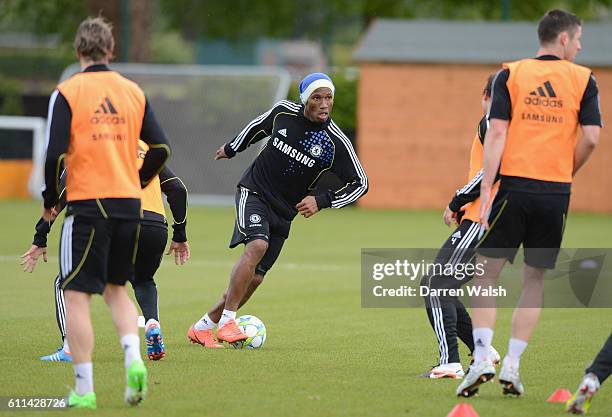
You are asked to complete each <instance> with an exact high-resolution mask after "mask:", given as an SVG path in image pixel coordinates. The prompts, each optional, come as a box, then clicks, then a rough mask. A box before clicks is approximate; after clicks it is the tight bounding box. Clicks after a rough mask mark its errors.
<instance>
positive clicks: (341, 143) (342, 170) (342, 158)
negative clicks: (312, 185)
mask: <svg viewBox="0 0 612 417" xmlns="http://www.w3.org/2000/svg"><path fill="white" fill-rule="evenodd" d="M329 132H330V134H331V135H332V136H333V137H334V138H335V140H334V142H335V143H336V153H335V154H334V162H333V165H332V167H331V172H333V173H334V174H336V175H337V176H338V178H340V180H342V181H343V182H345V185H344V186H343V187H342V188H340V189H339V190H335V191H333V190H328V191H326V192H324V193H322V194H318V195H316V196H315V200H316V201H317V207H318V208H319V209H324V208H327V207H333V208H341V207H344V206H346V205H348V204H351V203H354V202H355V201H357V200H358V199H359V198H360V197H362V196H363V195H365V193H367V192H368V177H367V176H366V174H365V171H364V170H363V167H362V166H361V163H360V162H359V159H358V158H357V154H356V153H355V150H354V149H353V145H352V144H351V141H350V140H349V139H348V138H347V137H346V135H345V134H344V133H342V131H341V130H340V128H339V127H338V126H337V125H336V124H335V123H334V122H333V121H332V122H331V123H330V128H329Z"/></svg>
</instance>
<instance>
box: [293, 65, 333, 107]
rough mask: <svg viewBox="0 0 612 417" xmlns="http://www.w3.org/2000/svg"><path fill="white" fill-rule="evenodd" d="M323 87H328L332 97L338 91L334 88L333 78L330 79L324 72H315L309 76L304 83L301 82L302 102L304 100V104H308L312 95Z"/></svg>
mask: <svg viewBox="0 0 612 417" xmlns="http://www.w3.org/2000/svg"><path fill="white" fill-rule="evenodd" d="M321 87H327V88H329V89H330V90H331V92H332V96H333V95H334V92H335V91H336V87H334V83H333V82H332V80H331V78H329V77H328V76H327V75H326V74H323V73H322V72H313V73H312V74H308V75H307V76H306V77H304V79H303V80H302V81H300V100H302V103H303V104H306V102H307V101H308V98H309V97H310V95H311V94H312V93H313V92H314V91H315V90H316V89H317V88H321Z"/></svg>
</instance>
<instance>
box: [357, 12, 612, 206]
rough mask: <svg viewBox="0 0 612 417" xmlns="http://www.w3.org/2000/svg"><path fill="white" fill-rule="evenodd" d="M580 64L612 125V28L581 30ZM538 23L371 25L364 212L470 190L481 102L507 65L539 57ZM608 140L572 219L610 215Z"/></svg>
mask: <svg viewBox="0 0 612 417" xmlns="http://www.w3.org/2000/svg"><path fill="white" fill-rule="evenodd" d="M582 47H583V50H582V52H580V53H579V54H578V57H577V60H576V63H578V64H582V65H586V66H589V67H590V68H592V69H593V71H594V73H595V75H596V78H597V82H598V85H599V92H600V101H601V108H602V118H603V121H604V124H605V123H606V122H610V120H611V119H612V118H611V117H610V116H612V25H609V24H608V25H604V24H585V25H584V26H583V35H582ZM537 49H538V40H537V29H536V24H535V23H485V22H482V23H466V22H461V23H457V22H452V23H450V22H437V21H406V20H391V19H380V20H377V21H375V22H374V23H373V24H372V25H371V26H370V28H369V30H368V31H367V32H366V34H365V35H364V37H363V39H362V40H361V42H360V44H359V45H358V47H357V49H356V51H355V55H354V58H355V60H356V61H357V62H358V63H359V67H360V78H359V93H358V113H357V118H358V128H357V130H358V132H359V134H358V143H357V145H358V147H359V156H360V159H361V161H362V162H363V164H364V166H365V169H366V171H367V173H368V177H369V180H370V191H369V192H368V194H367V195H366V196H365V197H364V198H362V199H361V206H362V207H372V208H419V209H420V208H435V209H442V208H444V207H445V206H446V204H448V202H449V201H450V198H451V197H452V193H453V192H454V190H455V189H457V188H458V187H460V186H461V185H463V183H465V181H466V180H467V170H468V162H469V150H470V146H471V143H472V139H473V138H474V134H475V132H476V125H477V122H478V121H479V120H480V117H481V116H482V110H481V106H480V97H481V92H482V89H483V87H484V84H485V82H486V79H487V77H488V75H489V74H491V73H494V72H495V71H497V70H498V69H499V68H500V64H501V63H502V62H509V61H513V60H516V59H520V58H524V57H529V56H535V53H536V51H537ZM611 166H612V131H611V130H610V129H609V128H604V129H603V130H602V135H601V142H600V145H599V147H598V148H597V149H596V150H595V153H594V154H593V156H592V157H591V159H590V160H589V161H588V162H587V165H586V166H585V167H584V168H583V169H582V170H581V171H580V172H579V173H578V175H577V177H576V180H575V185H574V187H573V193H572V194H573V195H572V203H571V206H572V209H575V210H581V211H592V212H612V192H611V191H612V175H611V174H610V171H608V169H610V167H611Z"/></svg>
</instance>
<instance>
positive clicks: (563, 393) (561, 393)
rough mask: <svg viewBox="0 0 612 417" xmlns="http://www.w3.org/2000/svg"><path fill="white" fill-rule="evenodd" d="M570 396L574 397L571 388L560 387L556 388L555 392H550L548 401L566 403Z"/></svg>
mask: <svg viewBox="0 0 612 417" xmlns="http://www.w3.org/2000/svg"><path fill="white" fill-rule="evenodd" d="M570 398H572V393H571V392H569V390H567V389H565V388H559V389H558V390H555V392H553V393H552V394H550V397H548V399H547V400H546V402H547V403H562V404H565V403H566V402H567V400H569V399H570Z"/></svg>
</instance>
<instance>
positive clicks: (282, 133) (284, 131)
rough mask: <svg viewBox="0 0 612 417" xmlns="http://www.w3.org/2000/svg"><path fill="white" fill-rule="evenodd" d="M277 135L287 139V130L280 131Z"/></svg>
mask: <svg viewBox="0 0 612 417" xmlns="http://www.w3.org/2000/svg"><path fill="white" fill-rule="evenodd" d="M278 133H279V134H280V135H282V136H284V137H287V129H281V130H279V131H278Z"/></svg>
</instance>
